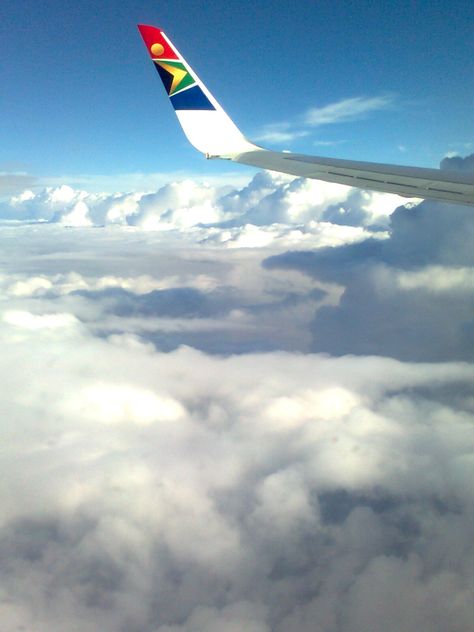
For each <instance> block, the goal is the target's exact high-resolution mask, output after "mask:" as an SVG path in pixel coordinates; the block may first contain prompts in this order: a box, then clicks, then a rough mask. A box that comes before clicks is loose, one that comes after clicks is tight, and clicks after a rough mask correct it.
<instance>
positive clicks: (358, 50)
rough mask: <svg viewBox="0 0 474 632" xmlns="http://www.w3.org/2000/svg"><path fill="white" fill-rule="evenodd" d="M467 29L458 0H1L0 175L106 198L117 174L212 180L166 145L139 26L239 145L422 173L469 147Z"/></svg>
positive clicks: (472, 12) (160, 99)
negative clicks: (91, 182) (225, 116)
mask: <svg viewBox="0 0 474 632" xmlns="http://www.w3.org/2000/svg"><path fill="white" fill-rule="evenodd" d="M473 17H474V9H473V7H472V3H471V2H468V1H464V0H461V1H458V2H446V1H445V2H439V1H438V2H436V1H430V2H424V1H421V2H418V3H416V6H414V4H413V3H411V2H397V3H395V2H389V3H383V4H380V5H375V6H374V5H373V3H370V2H365V1H364V2H357V3H350V2H338V3H334V2H329V1H326V0H323V1H321V2H308V1H307V0H305V1H302V0H294V1H292V2H284V3H283V2H275V1H270V0H258V1H257V2H253V3H251V4H250V3H249V4H247V3H242V2H236V1H232V2H225V3H224V2H216V1H211V2H207V3H206V5H205V10H203V4H202V2H197V1H195V0H187V1H183V0H176V1H174V2H168V3H152V2H149V1H147V2H144V1H143V0H125V1H123V2H120V3H97V2H92V1H90V0H83V1H81V2H72V0H61V1H59V0H55V1H53V0H45V1H42V2H32V1H26V0H16V1H12V0H6V1H4V2H3V3H2V8H1V10H0V33H1V38H2V43H3V47H4V48H3V63H2V65H1V67H0V81H1V85H2V87H3V89H2V93H3V94H2V100H1V106H0V107H1V118H0V137H1V138H2V142H1V149H0V170H3V171H23V172H27V173H29V174H31V175H33V176H35V177H39V178H42V179H43V180H44V179H46V180H47V179H48V178H50V179H56V180H55V181H56V182H57V181H58V180H61V179H63V180H64V182H67V181H68V180H71V179H72V180H73V179H74V177H77V176H78V175H86V174H87V175H90V176H93V177H95V176H98V175H102V176H109V177H110V178H111V179H112V180H115V179H116V185H115V183H114V186H116V187H117V188H118V189H120V176H121V175H123V174H130V173H138V174H141V173H143V174H147V173H151V172H165V173H176V172H181V173H183V174H193V173H201V174H202V173H209V174H210V175H211V174H218V173H220V172H223V171H225V170H226V166H225V165H223V164H220V163H215V164H209V163H205V162H204V161H203V159H202V158H201V156H200V155H199V154H198V153H197V152H196V151H195V150H194V149H193V148H192V147H190V146H189V145H188V143H187V141H186V140H185V138H184V137H183V136H182V134H181V132H180V130H179V128H178V126H177V125H176V122H175V119H174V114H173V111H172V108H171V107H170V106H169V104H168V103H167V99H166V96H165V94H164V92H163V89H162V87H161V85H160V84H159V81H158V79H157V77H156V73H155V72H154V70H153V68H152V66H151V64H150V61H149V59H148V57H147V55H146V51H145V50H144V47H143V44H142V42H141V39H140V37H139V34H138V31H137V29H136V24H137V23H139V22H143V23H149V24H154V25H157V26H160V27H162V28H163V29H164V30H165V31H166V32H167V34H168V35H169V36H170V37H171V38H172V40H173V41H174V42H175V43H176V45H177V47H178V48H179V49H180V51H181V52H182V53H183V54H184V56H185V57H186V58H187V59H188V61H190V63H191V64H192V65H193V67H194V69H195V70H196V71H197V72H198V74H199V75H200V77H201V78H202V79H203V80H204V82H205V83H206V84H207V85H208V87H209V88H210V89H211V91H212V92H213V93H214V94H215V96H216V97H217V98H218V100H219V101H220V102H221V103H222V105H223V106H224V108H225V109H226V110H227V111H228V112H229V114H230V115H231V116H232V118H233V119H234V120H235V121H236V122H237V124H238V125H239V127H241V128H242V130H243V131H244V132H245V133H246V134H247V135H248V136H249V137H250V138H261V139H262V138H267V141H266V144H267V145H269V146H272V147H275V148H281V149H291V150H293V151H299V152H305V153H312V154H319V155H328V156H338V157H346V158H353V159H361V160H374V161H380V162H395V163H400V164H414V165H424V166H437V164H438V163H439V160H440V159H441V158H442V157H443V155H445V154H446V153H448V152H457V153H460V154H461V155H464V154H469V153H471V152H472V151H473V147H474V122H473V116H472V96H473V89H472V86H473V79H474V77H473V74H474V73H473V70H474V64H473V53H474V51H473V46H472V31H471V29H472V18H473ZM357 113H358V114H357ZM321 115H324V117H323V118H324V121H325V123H323V124H321ZM318 122H319V123H318ZM275 132H278V133H279V136H278V135H276V136H275ZM282 134H283V136H282ZM272 138H273V140H274V142H272ZM261 142H262V143H263V141H261ZM243 169H244V168H243ZM249 172H250V170H249Z"/></svg>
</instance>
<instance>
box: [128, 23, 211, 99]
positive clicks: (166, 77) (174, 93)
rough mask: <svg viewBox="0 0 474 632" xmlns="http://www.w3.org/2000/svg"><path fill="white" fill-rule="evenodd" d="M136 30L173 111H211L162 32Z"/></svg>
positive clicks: (194, 80) (187, 70)
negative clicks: (142, 40)
mask: <svg viewBox="0 0 474 632" xmlns="http://www.w3.org/2000/svg"><path fill="white" fill-rule="evenodd" d="M139 29H140V32H141V34H142V36H143V39H144V40H145V44H146V46H147V48H148V52H149V53H150V57H151V58H152V60H153V63H154V66H155V68H156V70H157V72H158V74H159V75H160V78H161V81H162V82H163V85H164V87H165V90H166V92H167V93H168V96H169V97H170V101H171V103H172V105H173V107H174V109H175V110H215V109H216V108H215V107H214V106H213V105H212V103H211V102H210V100H209V99H208V97H207V96H206V94H205V93H204V91H203V90H202V88H201V86H199V85H198V83H197V82H196V79H195V78H194V77H193V75H192V74H191V73H190V72H189V69H188V68H187V67H186V65H185V64H184V62H183V60H182V58H181V56H180V55H179V54H178V52H177V51H176V50H175V49H174V47H173V45H172V44H171V43H170V42H169V40H168V39H167V38H166V36H164V34H163V33H162V31H161V30H160V29H157V28H155V27H153V26H147V25H140V26H139Z"/></svg>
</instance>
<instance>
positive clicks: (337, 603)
mask: <svg viewBox="0 0 474 632" xmlns="http://www.w3.org/2000/svg"><path fill="white" fill-rule="evenodd" d="M313 184H314V183H310V184H308V183H307V182H305V181H301V180H290V179H284V178H281V177H280V176H272V175H268V174H260V175H258V176H256V177H255V178H254V180H253V181H252V182H250V183H249V185H248V186H247V187H244V188H243V189H234V188H231V187H229V188H226V189H225V190H224V189H222V188H221V189H219V190H218V189H216V188H215V187H214V188H212V187H204V186H202V185H198V184H196V183H188V184H186V185H183V187H182V188H180V187H179V186H177V185H168V186H167V187H163V189H160V190H159V191H157V192H155V193H152V194H147V195H144V194H130V195H128V194H127V195H122V194H117V196H105V195H96V196H95V197H94V196H93V194H89V193H85V192H77V191H73V190H72V189H68V188H62V189H61V188H60V189H56V190H49V191H43V192H42V193H24V194H22V195H19V196H17V199H16V201H15V202H14V203H12V204H9V205H7V206H8V213H10V215H9V216H8V218H6V221H5V222H4V225H3V226H1V227H0V237H1V240H2V250H1V253H0V261H1V273H0V347H1V353H0V376H1V380H2V389H0V408H1V410H2V421H1V424H0V431H1V435H2V444H1V445H2V449H1V451H0V472H1V474H2V477H1V481H2V482H1V491H0V621H1V624H0V628H1V630H2V632H3V631H5V632H18V631H19V630H22V631H23V632H79V631H80V632H96V631H97V630H100V631H102V632H237V631H239V632H240V631H241V630H246V631H249V632H361V631H372V630H373V631H376V630H377V631H378V630H384V631H387V632H419V631H420V630H423V631H427V632H440V631H441V630H442V631H443V632H471V630H472V621H473V620H474V605H473V604H474V589H473V586H474V549H473V547H472V524H473V521H474V490H473V486H472V480H473V475H474V433H473V428H474V365H473V364H472V361H473V356H472V349H473V348H474V344H472V341H473V340H474V337H473V334H472V332H473V331H474V327H473V326H472V313H473V311H472V308H473V307H474V304H473V292H474V261H473V254H472V253H473V252H474V248H473V245H474V219H473V217H474V215H473V211H472V209H466V208H464V207H455V206H448V205H441V204H435V203H430V202H423V203H421V204H418V205H413V204H412V205H407V206H405V207H399V208H397V210H395V209H396V207H397V206H398V205H399V200H396V199H395V198H393V196H382V195H380V196H377V195H372V194H365V193H360V192H354V191H352V190H350V189H345V188H340V187H335V188H332V187H328V188H326V187H325V185H323V186H322V188H319V189H316V188H313ZM318 196H319V197H318ZM113 200H115V202H114V201H113ZM114 205H115V206H114ZM5 208H6V207H4V208H3V211H4V216H6V215H8V213H7V211H6V210H5ZM112 208H113V211H112V210H111V209H112ZM13 211H14V212H16V213H17V216H16V218H15V219H16V220H17V221H14V222H13V221H11V220H12V219H14V218H13V215H12V214H13ZM272 212H273V213H274V215H273V214H272ZM189 214H191V215H192V216H193V219H191V218H190V217H189ZM20 216H21V218H23V220H24V221H18V220H19V219H20ZM114 217H115V218H116V220H117V221H115V220H111V218H114ZM71 218H72V219H71ZM274 219H275V221H276V223H275V222H274V221H273V220H274ZM64 224H68V226H69V227H68V228H66V227H65V226H64ZM72 224H76V226H75V227H74V226H72ZM99 225H101V227H100V228H99ZM145 229H146V230H145ZM348 354H351V355H348Z"/></svg>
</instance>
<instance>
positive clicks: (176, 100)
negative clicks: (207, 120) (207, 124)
mask: <svg viewBox="0 0 474 632" xmlns="http://www.w3.org/2000/svg"><path fill="white" fill-rule="evenodd" d="M170 100H171V103H172V104H173V107H174V109H175V110H215V109H216V108H215V107H214V106H213V105H212V103H211V102H210V101H209V99H208V98H207V97H206V95H205V94H204V92H203V91H202V90H201V88H200V87H199V86H193V87H192V88H189V90H183V91H182V92H178V94H173V96H172V97H170Z"/></svg>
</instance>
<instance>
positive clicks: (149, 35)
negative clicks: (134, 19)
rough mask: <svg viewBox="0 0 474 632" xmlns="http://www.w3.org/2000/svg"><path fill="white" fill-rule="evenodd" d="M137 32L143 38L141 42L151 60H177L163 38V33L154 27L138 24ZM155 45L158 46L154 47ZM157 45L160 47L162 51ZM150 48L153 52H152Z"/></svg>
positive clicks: (174, 53) (176, 56)
mask: <svg viewBox="0 0 474 632" xmlns="http://www.w3.org/2000/svg"><path fill="white" fill-rule="evenodd" d="M138 30H139V31H140V33H141V36H142V37H143V41H144V42H145V44H146V47H147V49H148V52H149V54H150V57H151V58H152V59H158V58H162V59H179V57H178V55H177V54H176V52H175V51H174V49H173V48H172V47H171V46H170V45H169V42H168V41H167V39H166V37H163V35H164V33H163V31H161V30H160V29H157V28H156V27H155V26H148V25H147V24H139V25H138ZM155 44H158V46H155ZM159 45H161V46H162V48H163V50H162V51H161V48H160V46H159ZM152 48H153V49H154V50H152Z"/></svg>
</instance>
